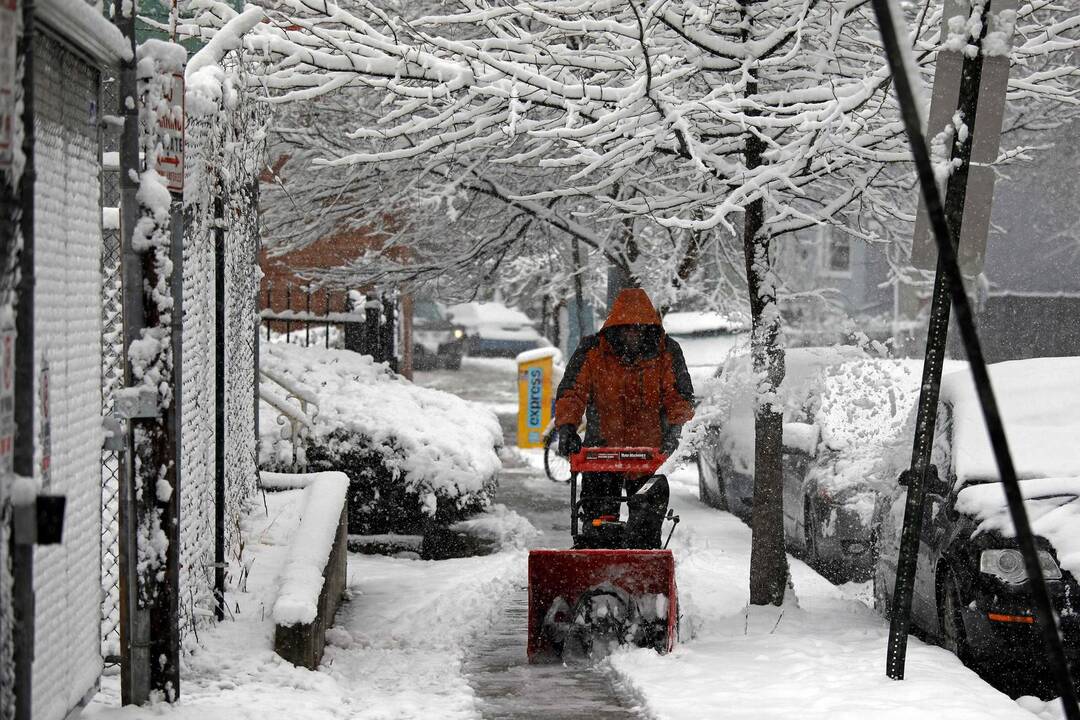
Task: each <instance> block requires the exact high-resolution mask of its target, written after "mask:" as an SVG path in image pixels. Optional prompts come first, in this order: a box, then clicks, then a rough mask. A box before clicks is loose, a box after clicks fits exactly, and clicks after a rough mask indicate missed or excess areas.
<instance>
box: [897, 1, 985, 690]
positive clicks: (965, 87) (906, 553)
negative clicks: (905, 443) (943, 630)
mask: <svg viewBox="0 0 1080 720" xmlns="http://www.w3.org/2000/svg"><path fill="white" fill-rule="evenodd" d="M987 10H989V8H987ZM982 32H983V36H985V33H986V23H983V31H982ZM981 43H982V37H980V38H979V39H978V40H977V41H976V47H979V46H981ZM981 70H982V54H981V53H977V54H976V55H975V56H974V57H966V58H965V59H964V61H963V69H962V73H961V82H960V89H959V100H958V107H957V111H958V112H959V113H960V115H961V117H962V118H963V122H964V123H965V124H967V126H968V127H969V128H972V129H973V128H974V126H975V113H976V111H977V109H978V103H979V81H980V77H981ZM973 138H974V132H968V133H966V134H961V135H960V136H959V137H958V138H957V142H956V143H955V144H954V145H953V148H952V160H953V161H954V163H955V164H956V167H955V169H954V170H953V172H952V174H951V175H949V180H948V184H947V186H946V191H945V207H944V213H945V220H946V222H947V224H948V228H949V233H950V235H949V237H950V238H951V239H950V242H953V241H955V240H957V239H958V238H960V236H961V232H962V226H963V220H964V199H965V195H966V192H967V184H968V169H969V167H970V165H971V144H972V139H973ZM941 262H942V261H941V258H940V256H939V257H938V260H937V270H936V272H935V274H934V292H933V297H932V300H931V305H930V320H929V325H928V327H927V333H926V352H925V359H924V361H923V370H922V385H921V391H920V393H919V405H918V412H917V415H916V420H915V437H914V441H913V442H912V449H911V468H910V470H909V471H908V472H906V473H904V474H903V475H902V476H901V480H900V482H901V483H905V482H906V483H907V486H908V490H907V501H906V507H905V510H904V526H903V531H902V533H901V536H900V552H899V556H898V561H897V572H896V585H895V588H894V590H893V612H892V620H891V622H890V624H889V645H888V652H887V657H886V674H887V675H888V676H889V677H891V678H893V679H894V680H901V679H903V677H904V664H905V659H906V655H907V637H908V630H909V628H910V624H911V602H912V597H913V594H914V589H915V571H916V565H917V562H918V557H919V538H920V535H921V533H922V525H923V515H924V510H925V505H926V483H927V479H928V477H929V473H930V451H931V449H932V447H933V438H934V428H935V426H936V424H937V406H938V395H939V393H940V390H941V372H942V367H943V366H944V361H945V349H946V344H947V340H948V333H949V316H950V312H949V311H950V305H949V292H950V289H949V278H948V275H947V273H946V272H945V270H944V268H943V267H942V265H941Z"/></svg>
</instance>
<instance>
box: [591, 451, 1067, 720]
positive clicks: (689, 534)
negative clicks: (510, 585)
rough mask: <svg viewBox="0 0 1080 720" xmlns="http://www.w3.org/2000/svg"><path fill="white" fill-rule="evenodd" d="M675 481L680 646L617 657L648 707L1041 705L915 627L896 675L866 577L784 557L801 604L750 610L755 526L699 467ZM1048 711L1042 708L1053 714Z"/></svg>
mask: <svg viewBox="0 0 1080 720" xmlns="http://www.w3.org/2000/svg"><path fill="white" fill-rule="evenodd" d="M671 481H672V506H673V507H674V509H675V512H676V513H677V514H678V515H680V516H681V517H682V519H683V522H682V523H680V525H679V529H678V531H677V532H676V533H675V536H674V538H673V539H672V548H673V551H674V553H675V557H676V575H677V581H678V587H679V606H680V612H681V629H680V641H679V644H678V645H677V646H676V647H675V650H674V651H673V652H672V653H671V654H669V655H666V656H662V655H658V654H657V653H655V652H653V651H651V650H645V649H624V650H620V651H618V652H616V653H615V654H614V655H613V656H612V657H611V658H610V663H611V667H612V668H613V669H614V671H615V673H616V674H617V675H618V677H619V680H620V681H621V682H620V684H623V685H625V686H626V687H627V688H628V689H629V691H630V692H631V693H632V695H633V697H634V698H635V700H636V701H637V702H638V703H639V704H640V706H641V712H642V714H643V715H646V716H648V717H656V718H664V719H665V720H698V719H699V718H714V717H722V718H736V719H742V718H745V719H746V720H765V719H769V718H777V719H780V718H784V719H786V718H828V719H829V720H861V719H862V718H867V717H872V718H876V719H877V720H910V719H911V718H950V720H961V719H964V720H998V719H1000V720H1006V719H1009V720H1024V719H1025V718H1028V719H1029V720H1030V718H1031V717H1032V715H1030V714H1029V712H1028V710H1027V709H1025V708H1026V707H1031V709H1032V710H1033V711H1034V710H1036V706H1035V705H1034V704H1032V703H1031V702H1030V699H1027V700H1024V701H1022V702H1020V703H1018V702H1015V701H1013V700H1010V699H1009V698H1008V697H1007V696H1006V695H1004V694H1003V693H1001V692H999V691H997V690H995V689H994V688H992V687H990V686H989V685H988V684H987V683H986V682H984V681H983V680H982V679H980V678H979V676H978V675H977V674H976V673H975V672H974V671H972V670H970V669H968V668H966V667H964V665H963V664H962V663H961V662H960V661H959V660H958V659H957V658H956V656H955V655H953V654H951V653H949V652H948V651H946V650H943V649H942V648H939V647H934V646H932V645H927V644H925V643H923V642H922V641H920V640H919V639H917V638H915V637H911V638H910V640H909V644H908V655H907V674H906V679H905V680H904V681H903V682H899V683H898V682H896V681H894V680H891V679H889V678H888V677H886V675H885V666H884V662H885V649H886V646H887V643H888V634H889V627H888V623H887V621H885V620H884V619H883V618H882V617H881V616H880V615H879V614H878V613H877V612H876V611H875V610H873V609H872V608H871V607H868V604H869V603H870V602H872V601H871V599H870V598H871V597H872V593H871V591H870V588H869V584H868V583H861V584H854V583H850V584H847V585H843V586H835V585H832V584H831V583H829V582H828V581H826V580H825V579H824V578H822V577H821V576H820V575H818V574H817V573H815V572H814V571H813V570H811V569H810V568H809V567H807V566H806V564H804V563H803V562H802V561H800V560H798V559H796V558H793V557H790V556H789V557H788V563H789V564H790V567H791V576H792V577H791V579H792V583H793V585H794V589H795V593H796V594H797V596H798V603H797V604H795V603H788V604H786V605H785V606H784V607H782V608H752V609H749V611H748V607H747V603H748V600H749V590H748V582H747V577H748V572H749V563H750V529H749V528H748V527H746V526H745V525H744V524H742V523H741V522H739V521H738V520H737V519H736V518H734V517H733V516H731V515H728V514H727V513H717V512H715V511H713V510H711V509H708V508H706V507H704V506H702V505H701V503H700V502H699V501H698V500H697V498H696V490H697V479H696V477H695V474H694V472H693V471H692V470H690V471H678V472H676V473H675V474H673V475H672V476H671ZM762 610H764V611H766V612H765V613H761V612H760V611H762ZM769 611H771V612H769ZM762 615H765V617H763V616H762ZM1038 708H1039V709H1042V708H1043V706H1042V704H1041V703H1040V704H1038ZM1047 710H1048V712H1047V714H1046V715H1043V717H1056V716H1055V715H1053V714H1051V712H1052V711H1050V709H1049V708H1047Z"/></svg>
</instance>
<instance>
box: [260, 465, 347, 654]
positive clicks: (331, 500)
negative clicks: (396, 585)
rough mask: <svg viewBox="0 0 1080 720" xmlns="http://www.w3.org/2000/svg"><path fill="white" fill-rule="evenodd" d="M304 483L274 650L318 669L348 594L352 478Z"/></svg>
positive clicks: (324, 477) (329, 476) (282, 582)
mask: <svg viewBox="0 0 1080 720" xmlns="http://www.w3.org/2000/svg"><path fill="white" fill-rule="evenodd" d="M305 482H306V483H307V488H306V489H305V490H304V509H303V512H302V514H301V520H300V526H299V527H298V528H297V529H296V534H295V535H293V538H292V542H291V543H290V545H289V556H288V559H287V560H286V561H285V565H284V567H282V569H281V573H280V575H279V576H278V595H277V600H276V601H275V603H274V624H275V626H276V627H275V631H274V651H275V652H276V653H277V654H278V655H280V656H281V657H283V658H285V659H286V660H288V661H289V662H291V663H293V664H294V665H302V666H303V667H307V668H310V669H312V670H314V669H315V668H317V667H318V666H319V662H320V661H321V660H322V655H323V649H324V648H325V646H326V630H327V628H329V627H330V626H331V625H333V623H334V613H335V612H337V608H338V605H339V604H340V603H341V599H342V597H343V596H344V594H345V574H346V554H347V547H346V542H347V537H348V536H347V519H348V512H347V510H348V504H347V502H346V492H347V491H348V489H349V478H348V476H346V475H345V473H342V472H321V473H312V474H310V475H309V476H308V477H307V478H306V479H305ZM298 484H299V483H298Z"/></svg>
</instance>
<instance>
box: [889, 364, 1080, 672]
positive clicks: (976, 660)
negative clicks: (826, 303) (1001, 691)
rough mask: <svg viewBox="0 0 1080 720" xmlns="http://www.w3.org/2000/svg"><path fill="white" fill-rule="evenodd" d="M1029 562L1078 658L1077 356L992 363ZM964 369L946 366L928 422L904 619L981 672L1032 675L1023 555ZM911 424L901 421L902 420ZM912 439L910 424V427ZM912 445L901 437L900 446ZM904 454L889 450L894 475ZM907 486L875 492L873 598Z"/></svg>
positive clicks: (896, 537) (1033, 633)
mask: <svg viewBox="0 0 1080 720" xmlns="http://www.w3.org/2000/svg"><path fill="white" fill-rule="evenodd" d="M990 369H991V378H992V381H993V384H994V388H995V391H996V394H997V396H998V400H999V403H1000V405H1001V412H1002V417H1003V419H1004V421H1005V427H1006V433H1007V434H1008V436H1009V438H1010V445H1011V449H1012V451H1013V454H1014V462H1015V464H1016V468H1017V473H1018V476H1019V478H1020V484H1021V491H1022V493H1023V495H1024V504H1025V507H1026V509H1027V513H1028V516H1029V518H1030V519H1031V523H1032V529H1033V531H1034V532H1035V533H1036V536H1037V537H1036V543H1037V545H1038V548H1039V559H1040V564H1041V566H1042V569H1043V574H1044V575H1045V576H1046V579H1047V581H1048V582H1047V584H1048V588H1049V591H1050V595H1051V598H1052V601H1053V604H1054V607H1055V609H1056V610H1057V612H1058V614H1059V619H1060V626H1061V630H1062V634H1063V637H1064V639H1065V644H1066V652H1067V654H1068V655H1069V657H1070V659H1071V661H1072V662H1073V663H1076V662H1077V661H1078V660H1080V585H1078V584H1077V581H1076V578H1075V576H1074V575H1073V573H1072V572H1071V571H1070V568H1069V567H1065V568H1063V567H1062V564H1061V559H1062V556H1061V555H1060V554H1059V553H1061V552H1063V551H1067V552H1068V554H1069V555H1070V556H1071V557H1072V558H1073V559H1072V563H1073V569H1075V567H1076V565H1075V563H1076V559H1075V554H1076V549H1077V544H1078V540H1080V499H1078V498H1080V445H1078V444H1077V441H1076V438H1077V437H1078V431H1080V386H1078V383H1077V382H1076V378H1078V377H1080V358H1036V359H1031V360H1020V361H1015V362H1008V363H999V364H997V365H992V366H991V368H990ZM974 392H975V391H974V385H973V384H972V381H971V379H970V374H969V373H968V372H967V371H966V370H965V371H960V372H954V373H951V374H947V375H946V377H945V379H944V380H943V382H942V390H941V402H940V404H939V407H938V419H937V426H936V429H935V437H934V446H933V453H932V463H933V465H934V467H933V471H932V472H931V478H930V482H929V484H928V486H927V497H926V507H925V519H924V524H923V528H922V534H921V536H920V542H919V559H918V566H917V571H916V577H915V585H914V598H913V601H912V622H913V624H914V625H915V627H916V629H917V630H919V631H921V632H922V633H924V634H925V635H926V636H928V637H931V638H935V639H937V640H938V641H939V642H940V643H941V644H942V645H943V646H944V647H946V648H948V649H949V650H952V651H953V652H955V653H956V654H957V656H959V657H960V658H961V660H963V661H964V662H965V663H967V664H969V665H971V666H973V667H976V668H979V669H987V670H990V671H991V672H992V671H993V669H994V668H995V667H1000V666H1003V665H1007V666H1008V668H1009V671H1010V672H1015V671H1016V669H1017V668H1019V669H1020V670H1021V671H1022V672H1023V671H1025V670H1031V671H1033V673H1034V674H1038V673H1039V672H1041V659H1042V658H1043V657H1044V651H1043V646H1042V640H1041V637H1040V635H1039V631H1038V628H1037V626H1036V625H1035V622H1034V615H1033V610H1032V607H1031V601H1030V592H1029V587H1028V582H1027V573H1026V571H1025V570H1024V562H1023V558H1022V556H1021V555H1020V552H1019V549H1018V544H1017V542H1016V539H1015V537H1014V536H1013V535H1014V531H1013V527H1012V522H1011V520H1010V518H1009V514H1008V509H1007V505H1006V502H1005V496H1004V492H1003V490H1002V487H1001V483H1000V481H999V480H998V477H997V472H996V466H995V465H994V463H993V457H992V453H991V451H990V448H989V443H988V441H987V438H986V431H985V427H984V425H983V424H982V418H981V415H980V414H979V407H978V404H977V401H976V399H975V397H974ZM909 429H910V428H909ZM908 440H909V442H910V433H909V434H908ZM907 449H908V452H910V446H909V447H908V448H907ZM905 460H906V458H905V457H904V456H903V455H900V456H898V457H897V462H896V466H895V467H896V473H897V476H898V475H899V470H900V469H902V468H903V467H904V464H905ZM905 502H906V489H905V488H903V487H900V486H899V485H896V486H895V487H894V489H893V490H892V492H890V493H884V494H881V495H880V496H879V502H878V505H877V508H876V509H875V525H876V527H877V529H878V538H877V542H878V544H877V562H876V566H875V571H874V596H875V600H876V603H877V605H878V607H879V608H881V609H882V610H883V611H884V612H885V613H886V614H888V613H889V610H890V608H891V606H892V601H893V598H892V592H893V586H894V583H895V577H896V565H897V556H898V554H899V544H900V532H901V529H902V525H903V517H904V506H905Z"/></svg>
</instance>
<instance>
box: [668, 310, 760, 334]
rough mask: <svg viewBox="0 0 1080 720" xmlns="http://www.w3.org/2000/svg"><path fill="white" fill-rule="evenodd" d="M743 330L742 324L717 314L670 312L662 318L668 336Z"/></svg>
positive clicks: (744, 328) (743, 325)
mask: <svg viewBox="0 0 1080 720" xmlns="http://www.w3.org/2000/svg"><path fill="white" fill-rule="evenodd" d="M745 330H746V325H745V324H744V323H741V322H739V321H737V320H733V319H732V318H730V317H728V316H727V315H724V314H722V313H718V312H698V311H690V312H671V313H668V314H667V315H665V316H664V332H666V333H667V334H668V335H675V336H680V335H719V334H724V333H736V332H743V331H745ZM680 340H681V338H680Z"/></svg>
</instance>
